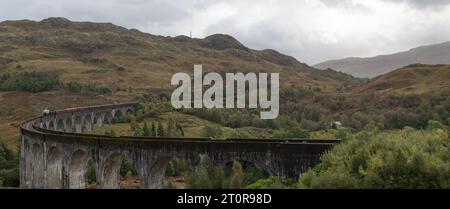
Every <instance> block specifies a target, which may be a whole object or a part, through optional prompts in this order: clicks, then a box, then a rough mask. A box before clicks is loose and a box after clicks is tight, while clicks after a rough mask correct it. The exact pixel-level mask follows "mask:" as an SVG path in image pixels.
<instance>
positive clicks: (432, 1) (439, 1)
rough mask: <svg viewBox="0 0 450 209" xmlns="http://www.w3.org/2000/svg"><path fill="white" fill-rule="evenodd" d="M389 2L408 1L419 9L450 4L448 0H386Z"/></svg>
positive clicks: (407, 2)
mask: <svg viewBox="0 0 450 209" xmlns="http://www.w3.org/2000/svg"><path fill="white" fill-rule="evenodd" d="M384 1H388V2H394V3H406V4H408V5H411V6H413V7H415V8H417V9H427V8H436V9H439V8H440V7H443V6H447V5H449V4H450V1H448V0H384Z"/></svg>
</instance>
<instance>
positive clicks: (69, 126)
mask: <svg viewBox="0 0 450 209" xmlns="http://www.w3.org/2000/svg"><path fill="white" fill-rule="evenodd" d="M65 126H66V130H65V131H66V132H74V126H73V125H72V118H71V117H68V118H67V119H66V121H65Z"/></svg>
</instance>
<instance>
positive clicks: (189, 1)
mask: <svg viewBox="0 0 450 209" xmlns="http://www.w3.org/2000/svg"><path fill="white" fill-rule="evenodd" d="M54 16H59V17H66V18H68V19H70V20H73V21H94V22H112V23H114V24H116V25H120V26H124V27H127V28H136V29H139V30H141V31H144V32H148V33H151V34H156V35H170V36H177V35H189V33H190V31H192V35H193V36H194V37H198V38H203V37H205V36H208V35H211V34H215V33H225V34H230V35H232V36H234V37H235V38H237V39H238V40H239V41H241V42H242V43H243V44H245V45H246V46H248V47H250V48H254V49H266V48H271V49H275V50H277V51H280V52H282V53H285V54H289V55H292V56H294V57H296V58H297V59H298V60H299V61H301V62H306V63H308V64H316V63H318V62H321V61H325V60H328V59H339V58H344V57H349V56H356V57H366V56H373V55H378V54H386V53H393V52H397V51H401V50H407V49H410V48H413V47H416V46H420V45H428V44H433V43H439V42H445V41H450V1H449V0H285V1H275V0H254V1H244V0H216V1H214V0H208V1H206V0H183V1H169V0H166V1H163V0H126V1H125V0H94V1H93V0H76V1H73V0H0V21H3V20H17V19H33V20H41V19H44V18H47V17H54Z"/></svg>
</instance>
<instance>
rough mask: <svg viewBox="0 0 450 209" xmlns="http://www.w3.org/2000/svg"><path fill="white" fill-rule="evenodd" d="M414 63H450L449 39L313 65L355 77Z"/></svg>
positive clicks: (373, 75)
mask: <svg viewBox="0 0 450 209" xmlns="http://www.w3.org/2000/svg"><path fill="white" fill-rule="evenodd" d="M415 63H422V64H431V65H434V64H450V41H449V42H445V43H440V44H434V45H428V46H421V47H417V48H414V49H411V50H408V51H405V52H399V53H395V54H390V55H380V56H376V57H369V58H356V57H351V58H345V59H341V60H330V61H326V62H322V63H319V64H317V65H314V67H315V68H318V69H328V68H331V69H334V70H337V71H341V72H344V73H348V74H351V75H353V76H356V77H366V78H371V77H375V76H377V75H381V74H384V73H387V72H390V71H392V70H395V69H398V68H401V67H403V66H406V65H410V64H415Z"/></svg>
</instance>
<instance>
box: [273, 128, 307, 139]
mask: <svg viewBox="0 0 450 209" xmlns="http://www.w3.org/2000/svg"><path fill="white" fill-rule="evenodd" d="M272 137H273V138H280V139H282V138H309V133H308V132H307V131H305V130H303V129H301V128H282V129H279V130H276V131H274V132H273V134H272Z"/></svg>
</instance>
